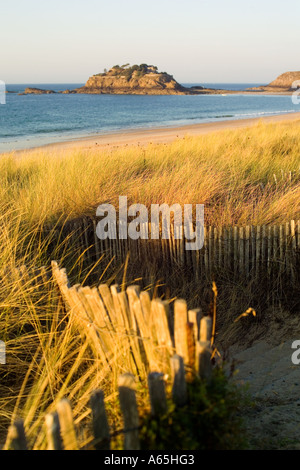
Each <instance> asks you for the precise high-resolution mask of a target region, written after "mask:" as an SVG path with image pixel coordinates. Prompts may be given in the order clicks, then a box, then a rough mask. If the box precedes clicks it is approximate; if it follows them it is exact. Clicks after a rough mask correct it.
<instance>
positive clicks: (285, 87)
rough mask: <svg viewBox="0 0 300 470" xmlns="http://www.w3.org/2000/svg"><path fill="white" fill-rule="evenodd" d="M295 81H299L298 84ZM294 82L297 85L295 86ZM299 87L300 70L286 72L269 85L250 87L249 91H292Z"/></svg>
mask: <svg viewBox="0 0 300 470" xmlns="http://www.w3.org/2000/svg"><path fill="white" fill-rule="evenodd" d="M295 82H298V84H297V83H295ZM293 84H294V85H295V86H294V87H293ZM297 88H300V72H285V73H283V74H281V75H279V77H277V78H276V79H275V80H273V81H272V82H271V83H269V84H268V85H265V86H260V87H253V88H248V89H247V91H263V92H270V93H290V92H293V91H295V90H296V89H297Z"/></svg>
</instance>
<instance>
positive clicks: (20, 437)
mask: <svg viewBox="0 0 300 470" xmlns="http://www.w3.org/2000/svg"><path fill="white" fill-rule="evenodd" d="M6 447H7V449H10V450H28V445H27V439H26V434H25V429H24V423H23V420H22V419H17V420H16V421H15V422H14V423H13V424H11V425H10V426H9V428H8V433H7V441H6Z"/></svg>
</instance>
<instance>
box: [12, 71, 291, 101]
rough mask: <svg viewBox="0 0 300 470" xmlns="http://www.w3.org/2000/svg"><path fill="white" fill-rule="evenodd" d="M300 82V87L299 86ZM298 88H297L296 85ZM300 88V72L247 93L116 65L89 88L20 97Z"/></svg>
mask: <svg viewBox="0 0 300 470" xmlns="http://www.w3.org/2000/svg"><path fill="white" fill-rule="evenodd" d="M297 82H298V85H297ZM295 84H296V85H295ZM297 88H300V72H286V73H283V74H281V75H279V77H277V78H276V79H275V80H273V81H272V82H271V83H269V85H262V86H259V87H252V88H247V89H245V90H239V91H237V90H224V89H216V88H205V87H203V86H194V87H189V88H188V87H184V86H182V85H180V84H179V83H178V82H177V81H176V80H175V79H174V77H173V75H170V74H168V73H167V72H158V68H157V67H156V66H154V65H147V64H140V65H132V66H130V65H129V64H125V65H122V66H119V65H115V66H113V67H112V68H111V69H110V70H108V71H107V70H104V72H103V73H98V74H95V75H92V76H91V77H90V78H89V79H88V81H87V82H86V84H85V85H84V86H82V87H80V88H75V89H74V90H63V91H53V90H43V89H40V88H26V89H25V91H24V93H19V94H20V95H32V94H35V95H44V94H52V93H61V94H76V93H78V94H80V93H87V94H109V95H200V94H203V95H207V94H224V93H225V94H237V93H245V94H250V93H263V94H281V93H282V94H291V93H293V92H294V91H295V89H297Z"/></svg>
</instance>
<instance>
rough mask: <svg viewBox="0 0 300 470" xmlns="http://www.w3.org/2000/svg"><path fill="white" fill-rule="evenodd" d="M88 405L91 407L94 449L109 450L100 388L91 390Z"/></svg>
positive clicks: (105, 417) (102, 394)
mask: <svg viewBox="0 0 300 470" xmlns="http://www.w3.org/2000/svg"><path fill="white" fill-rule="evenodd" d="M90 407H91V409H92V423H93V433H94V437H95V449H97V450H109V449H110V434H109V426H108V421H107V416H106V411H105V405H104V393H103V391H102V390H95V391H94V392H92V394H91V397H90Z"/></svg>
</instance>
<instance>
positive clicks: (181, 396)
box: [171, 354, 187, 406]
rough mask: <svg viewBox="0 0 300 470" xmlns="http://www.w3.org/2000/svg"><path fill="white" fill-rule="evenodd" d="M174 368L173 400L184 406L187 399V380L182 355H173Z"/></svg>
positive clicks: (172, 367)
mask: <svg viewBox="0 0 300 470" xmlns="http://www.w3.org/2000/svg"><path fill="white" fill-rule="evenodd" d="M171 370H172V380H173V387H172V396H173V401H174V403H175V404H176V405H178V406H183V405H185V403H186V400H187V389H186V381H185V371H184V362H183V359H182V357H181V356H179V355H178V354H174V356H172V357H171Z"/></svg>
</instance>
